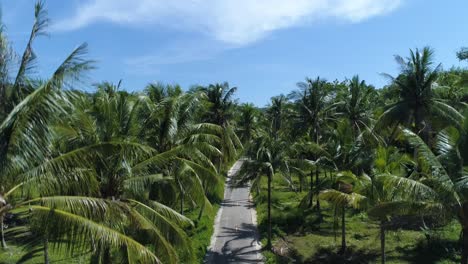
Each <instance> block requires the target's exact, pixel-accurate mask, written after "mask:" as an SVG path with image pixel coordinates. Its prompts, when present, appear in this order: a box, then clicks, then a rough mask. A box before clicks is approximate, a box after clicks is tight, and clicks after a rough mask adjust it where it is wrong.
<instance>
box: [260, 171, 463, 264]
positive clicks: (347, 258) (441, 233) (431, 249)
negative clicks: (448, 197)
mask: <svg viewBox="0 0 468 264" xmlns="http://www.w3.org/2000/svg"><path fill="white" fill-rule="evenodd" d="M266 192H267V190H266V180H265V181H263V182H262V184H261V193H260V195H255V201H256V203H257V214H258V222H259V230H260V233H261V237H262V244H263V245H265V244H266V231H267V229H266V228H267V218H266V210H267V204H266V202H267V200H266ZM254 193H255V192H254ZM305 195H306V193H305V192H303V193H295V192H292V191H290V189H289V188H288V187H287V184H286V183H285V182H283V181H282V180H281V179H280V178H279V177H277V178H276V179H274V182H273V193H272V223H273V228H272V229H273V235H274V239H273V251H274V252H275V253H273V252H264V255H265V257H266V259H267V261H266V263H291V262H294V263H378V262H380V238H379V229H378V225H377V223H376V222H375V221H372V220H370V219H369V218H368V217H367V215H366V214H365V213H364V212H359V211H353V210H348V211H347V215H346V228H347V230H346V237H347V245H348V250H347V252H346V253H345V254H338V250H339V249H340V246H341V227H340V226H339V223H341V222H340V221H338V222H335V221H334V211H333V210H332V208H331V206H329V205H328V204H327V203H326V202H322V201H321V205H322V217H323V219H322V221H319V217H318V214H317V212H316V211H315V210H314V209H301V208H298V204H299V202H300V201H301V199H302V198H303V197H304V196H305ZM459 234H460V227H459V225H458V224H457V222H456V221H453V222H450V223H449V224H447V225H445V226H442V227H439V228H436V229H432V230H431V231H426V232H423V231H421V230H418V229H416V230H410V229H404V228H394V229H392V230H388V231H387V233H386V242H387V243H386V253H387V263H394V264H396V263H399V264H400V263H459V261H460V260H459V257H460V252H459V245H458V238H459Z"/></svg>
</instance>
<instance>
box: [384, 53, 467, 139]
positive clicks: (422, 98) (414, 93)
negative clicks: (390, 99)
mask: <svg viewBox="0 0 468 264" xmlns="http://www.w3.org/2000/svg"><path fill="white" fill-rule="evenodd" d="M433 57H434V51H433V50H432V49H431V48H429V47H425V48H423V49H422V50H419V49H416V50H415V51H413V50H410V57H409V58H407V59H403V58H402V57H400V56H395V59H396V61H397V63H398V64H399V65H400V67H401V72H400V75H399V76H398V77H392V76H390V75H388V74H385V76H387V77H388V78H390V80H391V81H392V82H393V83H394V84H395V85H396V89H397V90H398V93H399V99H398V101H397V102H395V103H392V104H390V105H388V106H386V110H385V112H384V113H383V114H382V116H381V117H380V119H379V122H378V124H377V126H378V127H386V126H392V127H394V126H398V125H399V124H402V125H405V126H408V127H410V128H411V129H412V130H413V132H415V133H416V134H418V135H420V136H421V137H422V138H423V140H424V142H426V143H428V144H429V145H430V146H431V139H432V135H433V132H434V131H433V130H434V125H436V124H435V121H436V120H437V121H438V122H442V123H445V124H449V125H454V126H457V125H459V124H461V123H462V119H463V118H462V116H461V115H460V114H459V113H458V111H457V110H455V109H454V108H453V107H452V106H451V105H450V104H449V102H447V101H445V100H443V99H440V98H437V97H436V96H435V95H434V87H435V85H436V81H437V78H438V76H439V73H440V71H441V65H440V64H439V65H437V66H436V67H432V65H433V60H434V58H433Z"/></svg>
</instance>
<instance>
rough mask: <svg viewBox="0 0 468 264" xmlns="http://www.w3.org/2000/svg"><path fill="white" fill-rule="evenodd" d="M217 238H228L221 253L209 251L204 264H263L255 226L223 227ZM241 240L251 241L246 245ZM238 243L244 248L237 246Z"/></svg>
mask: <svg viewBox="0 0 468 264" xmlns="http://www.w3.org/2000/svg"><path fill="white" fill-rule="evenodd" d="M217 238H218V239H219V238H228V240H226V242H225V243H224V246H223V248H222V249H221V250H220V251H213V250H211V249H210V250H209V251H208V252H207V255H206V257H205V261H204V263H216V264H218V263H219V264H224V263H263V260H262V259H259V256H260V253H261V250H260V249H257V248H258V247H257V238H258V232H257V228H256V226H254V225H253V224H245V223H244V224H242V225H241V226H240V227H238V228H228V227H223V229H222V230H221V231H220V235H218V236H217ZM240 240H251V242H250V243H249V244H247V245H245V242H244V243H242V242H240ZM236 243H240V244H244V246H241V247H239V246H236Z"/></svg>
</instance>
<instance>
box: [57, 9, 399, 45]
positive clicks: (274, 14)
mask: <svg viewBox="0 0 468 264" xmlns="http://www.w3.org/2000/svg"><path fill="white" fill-rule="evenodd" d="M402 1H404V0H89V1H88V2H86V3H84V4H81V6H79V7H78V8H77V10H76V12H75V13H74V15H73V16H72V17H71V18H69V19H65V20H62V21H59V22H58V23H57V24H55V29H57V30H64V31H67V30H75V29H78V28H82V27H85V26H87V25H90V24H92V23H95V22H97V21H108V22H113V23H118V24H122V25H131V26H154V25H157V26H161V27H166V28H175V29H178V30H185V31H196V32H202V33H204V34H207V35H209V36H211V37H213V38H215V39H216V40H219V41H222V42H225V43H228V44H233V45H245V44H248V43H252V42H255V41H257V40H259V39H262V38H263V37H265V36H267V35H268V34H269V33H271V32H272V31H274V30H278V29H285V28H288V27H293V26H299V25H303V24H306V23H310V22H313V21H316V20H318V19H337V20H342V21H349V22H353V23H355V22H359V21H362V20H365V19H368V18H370V17H373V16H377V15H382V14H386V13H388V12H391V11H393V10H395V9H396V8H398V7H399V6H400V5H401V3H402Z"/></svg>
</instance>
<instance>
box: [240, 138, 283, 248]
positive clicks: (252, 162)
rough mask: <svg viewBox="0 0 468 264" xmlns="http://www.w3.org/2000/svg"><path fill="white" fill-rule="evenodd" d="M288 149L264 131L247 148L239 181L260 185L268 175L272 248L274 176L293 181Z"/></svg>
mask: <svg viewBox="0 0 468 264" xmlns="http://www.w3.org/2000/svg"><path fill="white" fill-rule="evenodd" d="M286 149H287V146H286V143H285V142H282V141H276V140H275V139H274V138H271V137H270V136H269V135H268V134H266V133H263V134H261V135H260V137H258V138H255V139H254V143H253V144H252V145H251V146H250V148H249V149H248V150H247V157H248V159H247V160H246V161H245V162H244V163H243V165H242V167H241V169H240V172H239V179H238V182H239V183H241V184H242V183H246V182H249V181H253V183H252V186H254V185H258V184H259V182H260V180H261V178H263V177H265V176H266V177H267V182H268V184H267V206H268V209H267V215H268V216H267V222H268V236H267V245H266V248H267V249H271V245H272V244H271V238H272V233H271V232H272V231H271V227H272V222H271V192H272V180H273V177H275V176H276V175H280V176H282V177H283V178H284V179H285V180H286V181H287V182H289V183H291V180H290V179H291V177H290V160H289V159H288V157H287V152H286Z"/></svg>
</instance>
